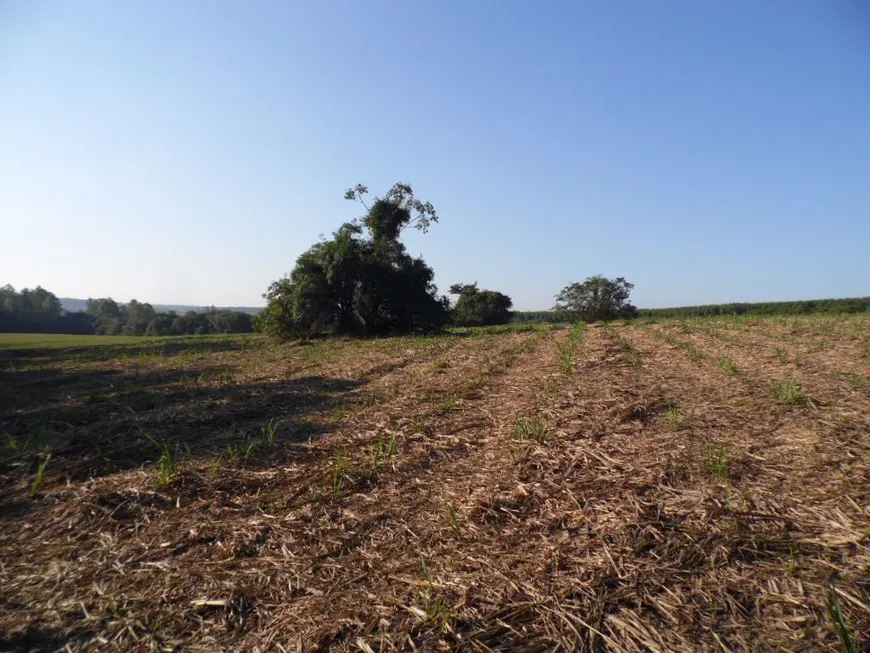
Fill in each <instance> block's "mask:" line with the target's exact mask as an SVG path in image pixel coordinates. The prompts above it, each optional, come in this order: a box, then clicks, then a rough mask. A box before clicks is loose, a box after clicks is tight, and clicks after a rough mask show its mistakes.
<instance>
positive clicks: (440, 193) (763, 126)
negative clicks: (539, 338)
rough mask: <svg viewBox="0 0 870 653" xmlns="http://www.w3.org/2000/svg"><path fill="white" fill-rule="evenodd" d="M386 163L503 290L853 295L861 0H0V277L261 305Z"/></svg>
mask: <svg viewBox="0 0 870 653" xmlns="http://www.w3.org/2000/svg"><path fill="white" fill-rule="evenodd" d="M395 181H406V182H409V183H411V184H412V185H413V186H414V188H415V190H416V191H417V194H418V195H419V196H420V197H421V198H423V199H426V200H430V201H431V202H432V203H433V204H434V205H435V207H436V208H437V209H438V211H439V213H440V214H441V217H442V220H441V223H440V224H438V225H436V226H435V227H434V228H433V229H432V230H431V231H430V232H429V233H428V234H427V235H422V234H417V233H413V234H410V235H409V236H408V237H407V238H406V242H407V244H408V247H409V249H410V251H411V252H412V253H414V254H421V255H423V256H424V258H425V259H426V260H427V262H428V263H429V264H430V265H432V266H433V267H434V269H435V271H436V281H437V283H438V285H439V287H440V288H441V289H442V290H446V288H447V287H448V286H449V285H450V284H452V283H456V282H471V281H477V282H479V284H480V285H481V286H482V287H487V288H493V289H498V290H501V291H503V292H506V293H508V294H509V295H511V296H512V297H513V298H514V303H515V305H516V306H517V307H518V308H521V309H538V308H549V307H550V306H551V305H552V303H553V295H554V294H555V293H556V292H558V291H559V289H560V288H562V287H563V286H565V285H566V284H567V283H569V282H571V281H577V280H582V279H583V278H585V277H587V276H590V275H593V274H597V273H603V274H605V275H607V276H625V277H627V278H628V279H629V280H630V281H632V282H634V283H635V285H636V287H635V292H634V295H633V301H634V303H636V304H637V305H638V306H642V307H654V306H667V305H680V304H695V303H710V302H722V301H741V300H746V301H753V300H775V299H795V298H813V297H833V296H856V295H867V294H870V256H868V251H870V3H866V2H863V1H862V0H853V1H845V0H843V1H838V0H831V1H826V2H820V1H818V0H780V1H775V0H770V1H768V2H755V1H750V0H728V1H727V2H726V1H724V0H723V1H711V2H695V1H690V0H684V1H680V2H676V1H670V0H661V1H657V2H648V1H647V0H636V1H631V2H629V1H618V0H593V1H589V2H573V1H566V2H528V1H525V0H523V1H518V2H512V1H502V0H499V1H498V2H495V1H494V0H481V1H479V2H459V1H456V2H453V1H446V0H439V1H437V2H434V1H432V2H422V1H420V2H416V1H415V2H398V1H397V2H385V1H380V0H370V1H366V2H359V1H358V0H347V1H344V2H331V1H329V2H328V1H326V0H324V1H323V2H309V1H307V0H306V1H304V2H301V1H300V2H283V1H279V0H275V1H274V2H238V1H213V0H209V1H207V2H206V1H204V0H203V1H199V2H197V1H193V0H190V1H188V2H177V1H175V0H165V1H164V0H147V1H146V0H143V1H140V2H134V1H132V0H131V1H126V2H113V1H110V0H104V1H101V2H89V1H70V2H30V1H29V0H20V1H18V2H10V1H8V0H0V226H2V232H0V233H2V234H3V240H2V249H0V251H2V255H0V284H2V283H6V282H9V283H12V284H13V285H15V286H16V287H19V288H20V287H23V286H30V287H32V286H35V285H37V284H40V285H42V286H44V287H46V288H48V289H49V290H52V291H53V292H55V293H56V294H57V295H59V296H73V297H88V296H94V297H96V296H112V297H115V298H116V299H119V300H127V299H129V298H131V297H135V298H138V299H140V300H143V301H151V302H154V303H188V304H216V305H257V304H260V303H262V299H261V297H260V295H261V293H262V292H263V291H264V290H265V289H266V287H267V286H268V284H269V282H271V281H272V280H274V279H276V278H278V277H280V276H282V275H283V274H284V273H286V272H289V271H290V270H291V269H292V267H293V263H294V261H295V259H296V257H297V256H298V255H299V254H300V253H301V252H302V251H304V250H305V249H307V247H309V246H310V245H311V244H312V243H313V242H315V241H316V240H317V238H318V235H319V234H329V233H331V232H332V231H333V230H334V229H335V228H336V227H338V226H339V225H340V224H341V223H342V222H344V221H346V220H349V219H352V218H354V217H357V216H358V215H359V210H358V208H357V207H355V206H354V205H352V204H350V203H347V202H345V201H344V200H343V199H342V194H343V191H344V189H345V188H347V187H349V186H351V185H354V184H356V183H363V184H366V185H368V186H369V188H370V189H371V190H372V191H373V192H375V193H377V192H378V191H383V190H386V189H387V188H388V187H389V186H390V185H392V183H393V182H395Z"/></svg>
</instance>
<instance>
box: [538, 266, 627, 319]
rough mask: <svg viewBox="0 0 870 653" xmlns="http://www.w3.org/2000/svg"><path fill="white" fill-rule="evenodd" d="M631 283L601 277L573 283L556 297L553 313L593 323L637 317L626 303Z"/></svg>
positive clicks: (620, 278) (621, 278)
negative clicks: (556, 312) (564, 313)
mask: <svg viewBox="0 0 870 653" xmlns="http://www.w3.org/2000/svg"><path fill="white" fill-rule="evenodd" d="M632 288H634V284H631V283H629V282H628V281H626V280H625V278H624V277H617V278H616V279H607V278H606V277H603V276H601V275H600V274H598V275H595V276H594V277H589V278H588V279H586V281H584V282H583V283H576V282H575V283H572V284H569V285H568V286H565V288H563V289H562V292H560V293H559V294H558V295H556V306H555V307H554V309H553V310H556V311H564V312H566V313H568V314H570V315H571V316H572V317H574V318H575V319H578V320H586V321H587V322H595V321H598V320H615V319H619V318H631V317H636V316H637V309H636V308H635V307H634V306H632V305H631V304H630V303H629V302H628V297H629V295H630V294H631V289H632Z"/></svg>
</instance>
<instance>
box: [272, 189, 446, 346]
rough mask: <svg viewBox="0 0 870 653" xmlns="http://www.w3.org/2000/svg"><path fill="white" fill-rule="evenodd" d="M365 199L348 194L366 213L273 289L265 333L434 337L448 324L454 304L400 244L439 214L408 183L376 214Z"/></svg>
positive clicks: (377, 206)
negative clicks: (404, 233) (419, 333)
mask: <svg viewBox="0 0 870 653" xmlns="http://www.w3.org/2000/svg"><path fill="white" fill-rule="evenodd" d="M367 193H368V189H367V188H366V187H365V186H362V185H357V186H355V187H354V188H351V189H350V190H348V191H347V192H346V193H345V198H346V199H348V200H353V201H358V202H360V203H361V204H362V205H363V206H364V207H365V208H366V214H365V215H364V216H363V217H362V218H361V219H359V220H354V221H352V222H346V223H345V224H343V225H342V226H341V227H339V228H338V230H336V231H335V233H334V234H333V236H332V238H331V239H329V240H323V241H321V242H319V243H317V244H315V245H313V246H312V247H311V248H310V249H309V250H308V251H306V252H304V253H303V254H302V255H301V256H299V258H298V259H297V261H296V266H295V268H294V269H293V271H292V272H291V273H290V275H289V276H288V277H285V278H283V279H279V280H278V281H275V282H273V283H272V284H271V285H270V286H269V289H268V290H267V292H266V293H265V294H264V295H263V296H264V297H265V298H266V300H267V302H268V303H267V306H266V309H265V310H264V311H263V312H262V313H261V314H260V315H259V316H258V319H257V328H258V329H259V330H261V331H263V332H265V333H268V334H270V335H273V336H276V337H279V338H282V339H286V338H292V337H299V336H309V335H314V334H317V333H342V334H386V333H402V332H411V331H432V330H437V329H439V328H440V327H441V326H443V325H444V324H445V323H446V322H447V320H448V318H449V313H448V302H447V299H446V298H444V297H438V296H437V289H436V287H435V284H434V281H433V279H434V272H433V271H432V269H431V268H430V267H429V266H427V265H426V263H425V261H423V259H421V258H414V257H412V256H410V255H409V254H408V253H407V251H406V249H405V246H404V244H403V243H402V242H401V241H400V240H399V238H400V236H401V233H402V231H403V230H404V229H405V228H407V227H409V226H413V227H414V228H416V229H419V230H420V231H423V232H426V231H427V230H428V229H429V227H430V226H431V225H432V224H433V223H436V222H438V214H437V213H436V212H435V209H434V207H433V206H432V205H431V204H430V203H429V202H422V201H421V200H419V199H417V197H416V196H415V195H414V191H413V189H412V188H411V186H410V185H408V184H403V183H398V184H395V185H394V186H393V187H392V188H391V189H390V190H389V191H387V193H386V194H385V195H384V196H383V197H379V198H375V199H374V201H373V202H372V204H371V206H370V207H369V206H368V205H367V204H366V203H365V200H364V196H365V195H366V194H367Z"/></svg>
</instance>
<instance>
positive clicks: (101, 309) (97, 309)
mask: <svg viewBox="0 0 870 653" xmlns="http://www.w3.org/2000/svg"><path fill="white" fill-rule="evenodd" d="M253 321H254V316H253V315H250V314H249V313H243V312H240V311H231V310H225V309H217V308H213V307H212V308H208V309H205V310H203V311H187V312H185V313H176V312H174V311H170V312H168V313H158V312H157V311H155V310H154V307H153V306H151V304H147V303H142V302H138V301H136V300H135V299H133V300H131V301H130V302H128V303H126V304H119V303H118V302H116V301H115V300H113V299H110V298H101V299H89V300H88V301H87V310H85V311H74V312H70V311H65V310H63V308H62V307H61V303H60V300H59V299H58V298H57V297H56V296H55V295H54V293H51V292H49V291H48V290H45V289H44V288H40V287H37V288H35V289H32V290H31V289H27V288H25V289H23V290H21V291H20V292H18V291H16V290H15V288H13V287H12V286H8V285H7V286H4V287H2V288H0V333H74V334H98V335H131V336H176V335H178V336H180V335H187V334H190V335H200V334H208V333H250V332H251V331H253Z"/></svg>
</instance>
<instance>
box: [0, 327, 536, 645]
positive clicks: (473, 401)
mask: <svg viewBox="0 0 870 653" xmlns="http://www.w3.org/2000/svg"><path fill="white" fill-rule="evenodd" d="M534 338H535V336H531V335H528V334H519V335H514V336H509V337H502V338H500V339H498V341H492V340H489V339H486V340H480V341H478V342H474V340H476V339H471V338H468V339H463V341H462V343H461V344H460V345H459V346H457V347H456V350H459V352H457V351H456V350H453V351H452V352H451V362H450V365H449V367H448V369H446V370H442V372H441V373H438V370H432V371H431V373H429V374H419V375H418V374H417V372H420V371H421V370H422V369H423V366H429V369H431V366H432V362H433V361H431V360H428V361H420V362H414V363H413V364H410V365H408V366H404V367H403V368H401V370H400V369H399V368H396V369H394V370H391V371H390V372H389V373H388V374H394V375H404V377H402V378H403V380H404V381H406V383H403V384H402V385H401V391H400V392H398V393H396V394H395V395H394V396H393V395H391V396H387V397H383V398H382V401H379V402H378V403H376V404H372V405H370V406H366V407H364V408H362V409H361V410H360V411H359V412H358V413H355V414H353V413H352V414H351V415H349V416H348V417H347V418H345V420H346V421H345V423H344V425H343V426H342V427H341V428H340V429H339V430H337V431H335V432H333V433H329V434H327V435H325V436H323V437H322V438H321V440H320V441H318V442H317V443H316V449H317V450H319V451H321V452H322V454H321V455H317V456H308V458H307V459H306V460H304V461H303V464H301V465H297V464H296V463H295V462H294V461H293V459H292V458H291V460H290V461H289V463H290V466H289V467H286V466H283V467H282V466H279V467H272V468H264V467H255V468H252V469H247V468H232V467H230V468H227V469H226V470H222V471H219V475H218V476H219V477H218V479H217V480H215V481H213V482H209V481H208V480H207V477H205V475H204V474H196V473H194V474H193V475H192V476H190V475H188V476H187V477H186V478H185V480H184V484H183V487H181V488H179V490H180V493H179V496H178V498H177V500H176V501H171V498H170V497H167V495H171V494H173V492H171V491H169V492H166V491H163V492H157V493H154V492H152V491H150V489H149V488H148V487H147V484H148V479H147V478H146V477H145V475H144V474H141V473H140V474H138V475H137V474H133V475H129V474H128V475H127V476H126V478H124V477H118V478H115V479H111V481H112V482H109V481H105V482H102V483H100V482H96V483H93V484H90V485H89V486H88V487H85V488H76V489H77V490H78V494H79V496H77V497H75V498H74V497H73V494H74V492H73V493H67V495H66V496H65V497H63V498H61V497H60V495H58V496H57V500H58V501H60V500H63V501H64V502H67V503H68V504H69V505H63V504H61V503H57V504H55V506H54V507H53V508H52V507H49V506H46V507H45V510H46V513H44V514H43V515H41V519H40V521H41V522H42V523H41V524H39V525H38V526H37V529H36V530H33V531H31V533H30V536H25V534H24V533H22V532H17V533H11V534H7V537H6V538H4V539H5V540H6V542H5V544H8V545H9V547H8V548H7V549H6V550H8V551H15V552H16V553H15V558H16V560H17V561H18V564H16V565H14V566H12V567H8V568H5V569H4V570H3V576H4V577H5V579H6V580H9V581H10V584H9V586H10V587H16V588H17V589H16V590H15V591H13V592H12V596H15V595H20V596H25V595H27V596H34V595H40V594H42V593H44V592H50V593H52V594H53V593H56V592H58V591H61V592H62V593H63V594H64V595H65V596H66V597H68V598H67V599H64V601H65V602H67V603H69V605H70V606H72V605H73V604H74V603H75V598H74V597H77V600H78V601H79V603H80V604H81V605H82V606H88V605H89V606H91V608H90V609H88V608H82V609H85V610H89V612H90V611H92V610H93V611H100V609H101V608H100V606H101V605H102V604H104V603H106V602H107V601H109V602H112V601H114V600H119V601H120V600H122V599H121V597H123V601H124V602H125V603H126V607H125V608H124V609H125V610H128V611H129V612H130V613H135V614H139V615H143V614H145V613H152V614H160V613H162V612H163V611H166V612H167V613H171V614H175V615H177V616H178V618H179V619H181V621H182V623H183V624H186V625H183V628H187V629H189V628H200V627H202V628H205V631H206V632H211V629H212V626H215V625H214V624H211V623H210V622H208V620H206V623H205V624H203V623H201V622H200V621H199V616H200V615H199V613H198V612H197V610H196V609H191V608H190V606H189V605H188V604H187V603H185V601H189V599H190V596H191V592H192V590H193V589H196V590H197V591H198V592H200V593H202V592H205V593H215V594H217V595H222V596H226V595H227V593H229V595H230V596H231V597H233V596H235V597H242V598H239V599H238V600H239V601H241V602H242V603H245V602H246V601H248V600H249V599H250V600H254V599H253V597H254V596H256V601H257V603H258V605H259V606H261V607H260V609H261V610H264V611H265V613H271V608H267V607H266V606H267V605H270V601H272V600H273V598H274V599H276V600H277V597H280V600H281V601H282V602H287V603H288V604H294V602H296V601H302V600H303V599H304V598H308V599H312V600H313V599H316V598H317V596H318V595H319V593H320V592H327V591H330V590H331V589H332V581H331V579H330V574H331V573H333V572H331V571H330V570H333V569H336V568H337V566H338V565H339V564H341V565H344V564H345V560H344V558H345V557H346V556H347V555H348V553H349V552H351V551H354V550H356V549H360V548H365V547H366V546H372V542H373V541H377V539H378V538H380V537H382V536H384V533H386V534H388V535H389V536H390V537H395V536H396V533H395V532H394V531H391V530H389V529H388V530H387V531H383V529H384V528H385V526H384V524H385V523H388V522H389V523H392V522H393V521H394V518H393V517H392V516H390V515H389V514H387V513H383V514H381V513H380V512H378V513H377V514H374V513H370V509H371V508H372V507H374V508H378V507H379V506H383V505H387V504H389V503H392V504H394V507H396V508H399V507H403V508H402V509H403V511H404V510H405V508H404V506H407V509H408V510H413V509H414V507H415V506H416V505H417V504H418V503H419V499H418V500H416V501H414V500H411V499H412V498H413V497H423V498H425V497H426V496H428V491H427V490H426V489H425V488H423V487H420V486H419V483H418V478H417V476H416V475H417V474H420V475H425V477H426V478H428V479H429V480H428V482H429V483H430V484H432V483H435V482H436V480H435V479H437V478H438V471H437V469H438V468H439V467H443V466H444V465H448V464H451V463H449V462H448V461H449V460H454V461H461V460H462V459H463V458H465V457H467V456H469V455H471V452H473V451H474V450H475V449H476V448H477V447H479V446H480V445H481V443H482V442H478V441H477V440H476V438H475V437H473V436H471V435H469V434H468V433H466V431H469V429H471V430H473V431H474V432H476V433H481V432H483V430H485V429H489V428H491V425H492V419H491V417H490V416H489V412H490V409H488V408H486V407H485V405H484V403H485V398H484V396H478V395H475V394H474V392H475V391H476V392H483V391H484V390H485V391H486V392H487V393H488V392H490V388H498V387H501V386H503V385H504V384H506V383H514V384H515V383H516V382H515V381H513V380H511V379H514V372H513V369H512V366H514V365H517V364H520V365H526V364H527V361H528V360H529V359H530V358H531V356H530V349H529V343H530V342H531V340H532V339H534ZM466 341H468V344H466ZM463 351H464V352H465V354H462V352H463ZM472 370H477V371H479V372H484V373H485V374H483V376H481V377H480V378H479V379H477V380H476V381H475V383H476V387H474V386H473V385H472V386H467V385H466V377H467V376H468V375H469V373H470V372H471V371H472ZM451 387H452V388H455V389H456V390H457V391H458V390H461V389H462V388H465V389H466V390H468V389H470V390H471V391H472V392H468V393H466V394H464V395H462V396H460V398H459V400H458V401H457V404H456V406H455V411H452V412H449V413H446V414H445V415H440V412H439V411H438V406H437V404H434V403H427V402H424V405H423V406H421V405H420V404H421V401H420V399H421V398H423V397H426V396H429V395H431V394H432V393H436V394H437V393H439V392H445V391H447V388H451ZM511 387H513V386H511ZM512 392H513V391H512V390H511V393H512ZM486 396H488V395H486ZM415 416H416V418H418V419H423V420H424V421H429V420H431V425H430V426H428V427H427V428H426V430H425V431H424V432H422V433H415V434H412V433H410V431H409V430H408V426H409V421H410V420H411V418H413V417H415ZM436 417H437V419H436ZM384 429H390V430H392V431H393V432H398V433H399V436H400V440H399V442H400V444H401V447H402V449H401V451H399V452H397V455H396V457H395V459H394V460H391V461H390V463H389V464H388V465H384V464H381V466H380V467H379V468H378V470H377V477H375V475H372V476H371V477H370V478H368V479H363V478H362V474H363V472H364V471H365V470H364V467H363V466H364V465H365V462H366V461H365V458H366V452H367V451H368V449H367V447H369V446H370V445H371V444H372V442H373V441H377V440H378V438H379V434H381V433H383V430H384ZM339 448H341V449H343V450H344V451H345V452H347V454H348V457H349V458H352V460H353V464H354V468H353V469H352V470H348V474H347V476H346V478H344V479H342V483H343V484H344V486H343V488H342V490H341V491H340V495H341V496H340V497H338V499H337V500H336V501H335V502H334V503H333V501H332V500H331V498H330V491H329V482H330V472H331V470H332V469H333V465H334V462H335V461H334V459H331V458H330V454H334V453H335V452H336V451H337V449H339ZM279 458H280V457H279ZM285 464H286V463H285ZM456 464H458V463H456ZM122 485H123V486H125V487H121V486H122ZM110 486H111V487H110ZM114 486H117V487H114ZM126 486H130V487H126ZM142 486H144V487H142ZM140 487H141V491H140V490H139V489H138V488H140ZM82 492H83V493H84V494H82ZM348 494H349V496H347V495H348ZM307 496H308V497H310V499H311V500H309V501H306V502H302V504H300V501H299V498H300V497H307ZM382 496H383V497H385V498H383V499H382V498H381V497H382ZM294 497H295V498H294ZM387 497H388V498H387ZM74 499H75V500H74ZM345 503H350V504H351V505H352V507H350V508H349V507H347V506H346V505H345ZM100 504H103V505H100ZM294 506H297V507H296V508H294ZM70 507H72V508H73V510H72V511H71V510H70ZM309 509H310V510H309ZM354 510H356V511H357V512H358V513H359V516H356V512H354ZM77 511H80V512H77ZM367 511H368V512H367ZM119 513H120V516H119ZM404 514H406V513H405V512H403V513H401V514H400V515H399V517H401V516H402V515H404ZM396 523H399V521H396ZM185 524H189V525H190V528H188V529H187V530H185V526H184V525H185ZM65 525H69V526H70V527H71V528H74V531H72V532H71V534H72V533H74V535H73V536H72V537H65V538H62V539H61V540H59V539H58V535H59V534H60V533H61V532H62V531H63V529H64V528H65ZM73 525H74V526H73ZM37 530H38V531H40V532H41V533H42V536H41V537H43V538H44V540H43V541H41V542H40V541H38V540H36V539H34V538H33V537H32V534H33V533H35V532H36V531H37ZM402 534H403V533H402ZM10 535H11V537H10ZM82 551H87V554H86V555H85V556H84V557H79V556H81V552H82ZM77 558H78V559H77ZM48 559H52V560H54V561H55V567H56V568H57V569H59V570H62V571H61V572H59V573H58V574H56V575H54V576H52V577H50V578H49V577H40V576H39V575H37V574H31V573H29V572H28V570H32V569H35V568H39V567H40V566H41V565H45V564H47V560H48ZM412 559H413V560H416V558H415V557H414V556H412ZM406 562H407V561H406ZM267 569H272V570H273V571H272V572H267V571H266V570H267ZM348 569H350V570H352V569H354V567H353V566H352V565H351V566H349V567H348ZM146 570H148V571H149V584H148V586H147V587H139V589H138V590H137V591H136V592H129V591H126V590H125V585H127V584H128V583H129V578H128V577H129V574H133V575H134V577H136V578H140V577H141V574H142V573H143V572H145V571H146ZM89 574H96V575H97V576H99V577H100V578H101V582H100V584H99V590H98V591H97V590H94V591H91V590H90V589H87V590H84V591H83V588H86V587H88V586H89V581H88V580H87V576H88V575H89ZM275 574H278V575H277V576H275ZM25 577H26V578H27V581H26V582H25V581H22V579H23V578H25ZM294 578H295V583H296V585H295V586H294V584H293V583H294V581H293V580H292V579H294ZM281 579H290V580H289V582H288V581H287V580H281ZM22 583H23V584H22ZM264 583H265V585H263V584H264ZM300 583H301V584H302V585H300ZM308 590H310V593H309V592H308ZM155 592H156V594H155ZM182 597H184V598H183V599H182ZM13 600H14V599H13ZM221 600H223V599H215V601H221ZM231 600H235V599H231ZM231 600H230V599H228V601H229V602H230V603H231ZM70 602H71V603H70ZM77 609H78V608H75V610H77ZM75 610H74V611H75ZM37 612H38V613H39V614H40V615H41V616H39V617H37V618H39V619H43V618H46V613H45V612H44V611H37ZM219 612H220V611H219ZM279 612H280V611H279ZM53 614H54V613H53ZM221 614H223V612H222V613H221ZM33 616H34V615H31V617H33ZM248 616H250V615H246V617H245V618H247V617H248ZM53 618H54V619H56V620H57V619H58V617H57V616H55V617H53ZM143 618H144V617H143ZM276 618H277V617H276ZM189 619H193V621H192V622H188V621H186V620H189ZM59 622H60V623H61V624H65V623H66V621H65V619H64V618H60V619H59ZM319 623H320V625H321V626H324V625H328V626H329V628H333V627H334V624H335V622H324V621H322V620H321V621H320V622H319ZM116 625H118V627H119V628H121V631H119V632H120V633H124V632H125V631H124V629H123V627H122V626H123V624H121V623H118V624H116ZM176 625H178V624H176ZM215 627H217V628H218V630H219V631H220V632H224V631H223V630H222V629H223V622H221V623H220V624H218V625H217V626H215ZM260 627H266V624H260ZM108 630H109V631H113V632H114V630H113V627H109V628H108ZM299 632H300V633H308V635H309V636H311V637H314V634H313V633H312V632H311V631H309V630H306V629H305V628H301V630H300V631H299ZM122 636H123V637H125V638H126V637H127V635H126V634H123V635H122ZM204 636H205V637H208V636H210V635H207V634H204ZM128 643H129V640H128Z"/></svg>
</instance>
